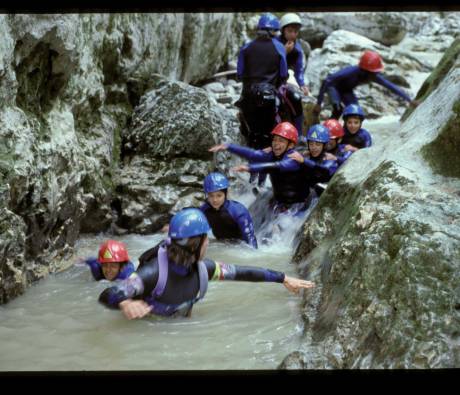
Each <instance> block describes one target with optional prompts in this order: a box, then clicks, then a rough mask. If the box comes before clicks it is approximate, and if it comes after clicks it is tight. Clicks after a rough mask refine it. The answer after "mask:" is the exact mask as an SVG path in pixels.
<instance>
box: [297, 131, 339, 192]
mask: <svg viewBox="0 0 460 395" xmlns="http://www.w3.org/2000/svg"><path fill="white" fill-rule="evenodd" d="M328 142H329V129H328V128H327V127H326V126H324V125H319V124H317V125H313V126H312V127H311V128H310V129H309V130H308V133H307V144H308V153H307V154H306V155H305V156H304V155H302V154H301V153H299V152H297V151H295V152H292V153H290V154H289V155H288V157H289V158H291V159H293V160H295V161H297V162H299V163H301V164H302V168H303V170H304V179H303V182H304V183H306V184H307V185H308V186H309V187H310V188H313V189H314V190H315V192H316V194H317V195H318V196H320V195H321V194H322V192H323V191H324V189H325V186H324V184H325V183H327V182H329V181H330V179H331V178H332V176H333V175H334V173H335V172H336V171H337V168H338V163H337V161H335V160H332V159H328V158H327V155H326V152H327V151H326V146H327V143H328Z"/></svg>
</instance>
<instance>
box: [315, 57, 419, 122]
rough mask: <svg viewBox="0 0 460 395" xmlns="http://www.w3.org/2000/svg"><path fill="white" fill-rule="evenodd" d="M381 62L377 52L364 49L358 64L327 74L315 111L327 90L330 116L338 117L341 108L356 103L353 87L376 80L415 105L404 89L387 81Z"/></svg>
mask: <svg viewBox="0 0 460 395" xmlns="http://www.w3.org/2000/svg"><path fill="white" fill-rule="evenodd" d="M382 70H383V62H382V58H381V56H380V55H379V54H378V53H377V52H373V51H365V52H364V53H363V55H362V56H361V59H360V60H359V64H358V66H347V67H345V68H343V69H341V70H339V71H337V72H335V73H333V74H329V75H328V76H327V77H326V79H325V80H324V81H323V83H322V84H321V88H320V90H319V94H318V98H317V102H316V106H315V112H316V113H319V112H320V111H321V105H322V103H323V99H324V95H325V93H326V92H327V93H328V95H329V99H330V101H331V102H332V108H333V110H332V115H331V118H335V119H339V118H340V115H341V114H342V110H343V108H344V107H345V106H348V105H349V104H358V99H357V98H356V96H355V94H354V92H353V89H354V88H356V87H357V86H358V85H362V84H367V83H370V82H376V83H377V84H380V85H382V86H384V87H385V88H387V89H389V90H390V91H392V92H394V93H395V94H397V95H398V96H400V97H402V98H403V99H404V100H406V101H407V102H409V103H410V105H411V106H412V107H416V106H417V105H418V104H419V103H418V101H416V100H412V99H411V98H410V97H409V96H408V95H407V94H406V93H405V92H404V91H402V90H401V89H400V88H398V87H397V86H396V85H395V84H393V83H392V82H390V81H388V80H387V79H386V78H385V77H384V76H383V75H382V74H381V71H382Z"/></svg>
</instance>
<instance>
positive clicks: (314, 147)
mask: <svg viewBox="0 0 460 395" xmlns="http://www.w3.org/2000/svg"><path fill="white" fill-rule="evenodd" d="M323 147H324V144H323V143H318V142H317V141H309V142H308V150H309V151H310V155H311V156H313V158H316V157H318V156H320V155H321V152H323Z"/></svg>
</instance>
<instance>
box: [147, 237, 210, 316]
mask: <svg viewBox="0 0 460 395" xmlns="http://www.w3.org/2000/svg"><path fill="white" fill-rule="evenodd" d="M169 244H170V241H169V239H167V240H166V242H165V243H163V244H162V245H161V246H160V247H159V249H158V281H157V283H156V285H155V288H154V289H153V290H152V293H151V294H150V297H149V298H148V303H149V304H150V305H152V306H153V309H152V313H154V314H158V315H167V316H170V315H173V314H175V313H180V314H181V315H188V314H189V313H190V312H191V309H192V307H193V305H194V304H195V303H196V302H198V301H199V300H201V299H203V298H204V296H205V294H206V291H207V290H208V270H207V269H206V265H205V264H204V262H203V261H199V262H198V275H199V281H200V292H199V294H198V296H197V297H195V298H194V299H192V300H188V301H186V302H183V303H181V304H179V305H171V304H166V303H162V302H159V301H158V300H157V299H158V298H160V297H161V295H162V294H163V292H164V290H165V287H166V283H167V281H168V253H167V249H166V246H167V245H169Z"/></svg>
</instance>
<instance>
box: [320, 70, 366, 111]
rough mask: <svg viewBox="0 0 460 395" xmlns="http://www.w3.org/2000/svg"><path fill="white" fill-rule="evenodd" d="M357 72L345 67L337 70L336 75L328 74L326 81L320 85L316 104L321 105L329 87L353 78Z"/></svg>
mask: <svg viewBox="0 0 460 395" xmlns="http://www.w3.org/2000/svg"><path fill="white" fill-rule="evenodd" d="M358 72H359V69H355V68H351V67H349V68H348V67H347V68H345V69H342V70H339V71H337V72H336V73H333V74H329V75H328V76H327V77H326V79H325V80H324V81H323V83H322V84H321V88H320V90H319V93H318V99H317V100H316V102H317V104H319V105H321V104H322V103H323V100H324V94H325V93H326V91H327V89H328V88H329V87H330V86H331V85H334V84H336V83H337V82H338V81H340V80H343V79H346V78H350V77H352V76H354V75H355V74H356V73H358Z"/></svg>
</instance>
